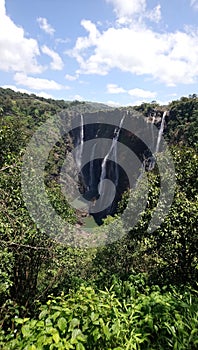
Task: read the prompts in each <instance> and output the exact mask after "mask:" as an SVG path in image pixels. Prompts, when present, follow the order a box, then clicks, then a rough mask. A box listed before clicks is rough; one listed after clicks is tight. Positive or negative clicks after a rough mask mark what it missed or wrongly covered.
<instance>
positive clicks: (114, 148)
mask: <svg viewBox="0 0 198 350" xmlns="http://www.w3.org/2000/svg"><path fill="white" fill-rule="evenodd" d="M124 118H125V115H124V116H123V117H122V119H121V121H120V124H119V127H116V129H115V131H114V137H113V140H112V144H111V147H110V149H109V151H108V152H107V154H106V156H105V157H104V159H103V161H102V166H101V175H100V182H99V188H98V192H99V194H100V195H101V194H102V192H103V191H102V190H103V180H104V179H105V178H106V171H107V169H106V165H107V160H108V157H109V156H110V154H111V152H113V156H112V158H113V160H114V162H115V176H116V178H115V186H117V185H118V179H119V174H118V164H117V141H118V138H119V135H120V130H121V128H122V124H123V122H124Z"/></svg>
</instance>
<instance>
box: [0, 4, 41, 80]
mask: <svg viewBox="0 0 198 350" xmlns="http://www.w3.org/2000/svg"><path fill="white" fill-rule="evenodd" d="M5 28H6V30H5ZM39 55H40V52H39V46H38V43H37V41H36V40H35V39H32V38H26V37H25V33H24V30H23V28H21V27H19V26H17V25H16V24H15V23H14V22H13V21H12V20H11V19H10V18H9V17H8V16H7V14H6V8H5V0H0V58H1V59H0V69H1V70H3V71H6V72H8V71H17V72H20V71H21V72H26V73H41V72H42V71H43V67H42V66H41V65H39V64H38V62H37V57H38V56H39Z"/></svg>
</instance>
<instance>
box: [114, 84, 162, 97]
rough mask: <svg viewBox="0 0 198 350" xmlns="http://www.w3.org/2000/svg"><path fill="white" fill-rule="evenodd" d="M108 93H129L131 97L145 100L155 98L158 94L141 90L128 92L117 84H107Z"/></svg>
mask: <svg viewBox="0 0 198 350" xmlns="http://www.w3.org/2000/svg"><path fill="white" fill-rule="evenodd" d="M107 92H108V93H109V94H120V93H127V94H128V95H130V96H131V97H134V98H144V99H150V98H155V97H156V96H157V93H156V92H154V91H149V90H144V89H139V88H135V89H130V90H126V89H124V88H123V87H120V86H118V85H117V84H107Z"/></svg>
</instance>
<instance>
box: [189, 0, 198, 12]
mask: <svg viewBox="0 0 198 350" xmlns="http://www.w3.org/2000/svg"><path fill="white" fill-rule="evenodd" d="M190 5H191V6H192V7H193V8H194V9H195V10H198V0H191V1H190Z"/></svg>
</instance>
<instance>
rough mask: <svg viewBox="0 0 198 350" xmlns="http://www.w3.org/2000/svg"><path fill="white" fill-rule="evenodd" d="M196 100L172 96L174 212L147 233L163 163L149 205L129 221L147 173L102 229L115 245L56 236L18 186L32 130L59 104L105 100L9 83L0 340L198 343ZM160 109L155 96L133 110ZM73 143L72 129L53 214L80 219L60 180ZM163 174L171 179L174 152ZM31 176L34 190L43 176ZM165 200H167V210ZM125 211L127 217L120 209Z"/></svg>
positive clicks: (13, 344) (2, 171)
mask: <svg viewBox="0 0 198 350" xmlns="http://www.w3.org/2000/svg"><path fill="white" fill-rule="evenodd" d="M197 103H198V101H197V96H196V95H192V96H189V97H183V98H181V99H180V100H179V101H173V102H172V103H171V104H169V106H168V108H169V109H170V118H169V120H168V123H167V125H166V128H165V132H166V137H167V139H168V140H169V141H170V142H171V143H172V144H174V145H176V146H175V147H172V149H171V152H172V156H173V159H174V165H175V173H176V174H175V175H176V191H175V197H174V200H173V203H172V206H171V209H170V211H169V215H168V216H167V217H166V218H165V220H164V222H163V223H162V224H161V226H160V227H159V228H158V230H156V231H155V232H153V233H152V234H149V233H148V232H147V228H148V225H149V222H150V219H151V217H152V213H153V210H154V208H155V207H156V205H157V203H158V199H159V193H160V176H159V173H158V169H157V167H156V168H155V169H154V170H153V171H152V172H149V173H147V177H148V182H149V193H148V198H147V202H146V203H147V204H146V208H145V210H143V211H142V212H141V215H140V216H139V217H138V219H139V220H138V222H137V224H136V225H135V226H133V225H132V224H131V212H132V210H133V212H134V213H136V212H137V213H138V210H139V206H140V207H141V204H142V201H143V200H144V198H143V196H142V192H141V186H144V185H145V184H144V183H142V185H141V186H140V188H139V189H138V191H137V193H136V194H134V196H133V199H134V201H133V200H130V199H129V198H130V194H131V193H130V191H129V192H126V193H125V194H124V195H123V199H122V201H121V203H120V207H119V212H118V215H117V216H115V217H114V218H112V217H108V218H107V219H106V220H105V222H104V225H103V226H102V227H100V228H99V229H98V237H99V235H100V232H102V233H106V234H107V237H108V239H109V244H107V245H106V246H105V247H101V248H98V249H87V250H86V249H74V248H69V247H67V246H64V245H62V244H60V243H57V242H56V240H52V239H50V238H49V237H48V235H47V234H44V233H43V232H42V231H40V230H39V229H38V228H37V227H36V225H35V224H34V222H33V221H32V219H31V217H30V215H29V213H28V210H27V208H26V206H25V203H24V201H23V196H22V192H21V164H22V156H23V154H24V150H25V147H26V145H27V142H28V141H29V140H30V137H31V136H32V135H33V133H34V131H35V130H36V129H37V127H38V126H40V125H41V124H42V123H43V122H45V121H46V119H47V118H48V117H49V116H50V115H52V114H55V113H57V112H59V111H61V110H62V109H66V110H67V111H68V113H71V112H74V113H76V112H77V113H84V112H90V111H95V110H97V109H99V108H101V109H107V106H104V105H98V104H92V103H84V102H79V101H73V102H72V103H70V102H65V101H63V100H60V101H55V100H52V99H44V98H40V97H37V96H35V95H30V96H29V95H27V94H21V93H15V92H13V91H12V90H10V89H1V88H0V149H1V158H0V245H1V250H0V301H1V305H0V306H1V309H0V319H1V321H0V327H1V331H0V348H2V349H5V350H6V349H7V350H10V349H14V350H15V349H16V350H17V349H23V350H24V349H25V350H30V349H36V350H37V349H38V350H39V349H43V350H48V349H49V350H51V349H77V350H83V349H93V350H94V349H95V350H97V349H98V350H99V349H100V350H104V349H105V350H108V349H109V350H110V349H114V350H126V349H143V350H146V349H153V350H154V349H156V350H158V349H165V350H167V349H176V350H177V349H178V350H180V349H192V350H194V349H196V348H197V346H198V333H197V332H198V330H197V320H198V316H197V311H198V303H197V295H196V292H195V291H193V290H192V289H190V290H189V289H188V287H187V286H188V285H191V287H192V286H193V288H195V289H197V285H196V280H197V277H198V259H197V256H198V241H197V213H198V210H197V209H198V207H197V178H198V177H197V154H196V152H195V150H196V147H197V130H198V127H197V120H198V118H197V116H198V115H197V111H198V108H197ZM131 108H132V107H131ZM160 108H161V107H160V106H158V105H157V104H156V102H155V101H153V102H152V103H151V104H147V103H143V104H142V105H141V106H138V107H137V108H136V109H137V110H139V111H140V112H142V113H143V114H144V115H145V116H148V115H149V114H150V113H151V112H152V111H153V110H158V109H160ZM163 108H164V107H162V109H161V110H163ZM68 115H70V114H68ZM178 144H179V147H178ZM181 146H182V147H181ZM189 146H190V147H189ZM70 148H71V144H70V141H69V138H67V137H63V138H62V139H61V140H60V141H59V142H58V143H57V144H56V145H55V146H54V147H53V149H52V150H51V152H50V154H49V157H48V161H47V162H46V167H45V179H44V185H45V188H46V193H47V196H48V199H49V201H50V203H51V204H52V206H53V207H54V208H55V210H56V212H57V213H58V214H59V215H60V216H61V218H62V219H64V220H66V221H67V222H69V223H71V224H74V223H76V221H77V216H76V213H75V211H74V210H73V209H72V208H71V207H70V206H69V204H68V203H67V201H66V199H65V197H64V195H63V193H62V192H61V186H60V171H61V168H62V165H63V163H64V161H65V156H66V155H67V152H68V150H69V149H70ZM39 151H40V152H42V150H39ZM158 157H163V155H158ZM35 176H36V175H35ZM163 176H164V181H165V182H166V185H167V186H168V185H169V184H170V179H169V169H168V164H166V160H165V159H164V174H163ZM30 185H31V186H32V188H34V185H35V184H34V179H33V181H32V183H31V184H30ZM37 192H39V191H37ZM37 192H36V189H35V192H34V195H35V196H34V198H31V199H30V200H31V201H32V202H34V201H35V203H37V204H38V203H39V200H40V201H41V200H42V199H41V198H40V197H39V195H40V194H39V193H37ZM44 204H45V203H43V202H42V203H41V205H44ZM165 206H166V202H164V203H162V205H161V207H160V210H161V212H160V214H162V213H163V210H164V209H165ZM38 210H39V206H38ZM123 212H124V213H125V215H124V222H123V221H122V220H121V219H120V215H121V214H122V213H123ZM134 216H135V214H134ZM46 221H49V220H48V217H46ZM51 225H52V226H53V225H56V223H51V222H50V221H49V230H50V228H51V227H50V226H51ZM130 225H131V226H130ZM55 238H56V237H55ZM113 239H114V240H115V242H113V243H112V240H113ZM156 281H157V283H158V285H160V287H158V286H156ZM171 285H174V286H175V287H171ZM181 287H182V289H181ZM106 288H109V290H107V289H106ZM101 289H102V290H101ZM71 290H72V291H71ZM61 292H63V293H62V294H61V296H58V295H60V293H61ZM49 294H52V296H51V297H50V298H48V297H47V296H48V295H49ZM47 298H48V301H47ZM41 304H42V305H41ZM39 305H41V306H39Z"/></svg>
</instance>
